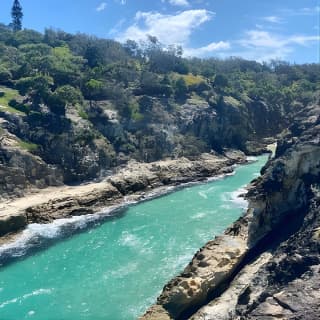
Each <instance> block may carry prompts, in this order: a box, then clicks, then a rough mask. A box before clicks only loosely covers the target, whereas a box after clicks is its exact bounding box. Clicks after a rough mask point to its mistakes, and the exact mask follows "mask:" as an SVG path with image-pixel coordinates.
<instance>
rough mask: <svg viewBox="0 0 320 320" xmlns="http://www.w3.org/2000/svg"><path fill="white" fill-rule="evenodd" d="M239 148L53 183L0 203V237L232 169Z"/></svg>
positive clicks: (238, 157) (242, 160)
mask: <svg viewBox="0 0 320 320" xmlns="http://www.w3.org/2000/svg"><path fill="white" fill-rule="evenodd" d="M246 161H247V160H246V156H245V155H244V153H242V152H240V151H234V150H229V151H226V152H225V154H224V156H221V155H212V154H203V155H201V156H200V157H199V158H198V159H197V160H189V159H187V158H179V159H176V160H163V161H158V162H153V163H138V162H130V163H129V164H128V165H127V166H126V167H125V168H123V169H119V170H118V172H117V173H116V174H114V175H112V176H110V177H108V178H106V179H105V180H104V181H103V182H100V183H89V184H86V185H80V186H74V187H72V186H63V187H52V188H47V189H44V190H42V191H37V192H36V193H35V194H30V195H28V196H25V197H23V198H19V199H15V200H10V201H9V200H8V201H5V202H3V203H1V204H0V237H2V240H1V239H0V240H1V242H2V243H3V242H4V241H5V239H4V236H5V235H8V234H10V233H12V232H16V231H18V230H21V229H23V228H25V227H26V226H27V225H28V224H29V223H49V222H51V221H53V220H54V219H59V218H68V217H71V216H79V215H85V214H93V213H96V212H98V211H99V210H101V209H102V208H104V207H107V206H111V205H115V204H120V203H121V202H123V201H124V199H127V198H128V197H130V198H131V199H135V200H139V199H143V197H144V196H145V193H146V192H147V191H150V190H153V189H155V188H161V187H163V186H177V185H180V184H182V183H187V182H191V181H200V180H203V179H206V178H208V177H212V176H216V175H222V174H227V173H231V172H232V171H233V165H234V164H239V163H245V162H246Z"/></svg>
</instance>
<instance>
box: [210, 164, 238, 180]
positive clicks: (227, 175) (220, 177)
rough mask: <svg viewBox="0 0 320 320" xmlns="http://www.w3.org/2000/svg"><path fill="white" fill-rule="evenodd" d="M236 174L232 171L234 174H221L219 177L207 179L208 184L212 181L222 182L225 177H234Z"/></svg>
mask: <svg viewBox="0 0 320 320" xmlns="http://www.w3.org/2000/svg"><path fill="white" fill-rule="evenodd" d="M234 167H236V165H234ZM235 174H236V172H235V171H232V172H229V173H224V174H219V175H217V176H214V177H210V178H207V181H208V182H211V181H217V180H222V179H224V178H225V177H230V176H234V175H235Z"/></svg>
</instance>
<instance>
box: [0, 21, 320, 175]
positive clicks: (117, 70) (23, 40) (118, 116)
mask: <svg viewBox="0 0 320 320" xmlns="http://www.w3.org/2000/svg"><path fill="white" fill-rule="evenodd" d="M0 91H2V93H1V92H0V105H1V107H0V116H2V117H4V118H6V120H8V121H9V122H10V125H8V126H7V129H8V130H9V131H10V132H11V133H13V134H15V135H16V136H17V137H18V138H19V139H21V141H23V142H24V143H26V144H27V145H31V146H32V148H29V149H30V150H31V152H33V153H36V154H38V155H40V156H41V157H42V158H43V159H44V160H45V161H46V162H47V163H50V164H55V165H58V166H60V167H61V168H62V169H63V170H64V171H65V173H66V172H67V173H66V174H65V178H66V181H69V180H71V181H72V180H75V179H82V178H86V177H92V176H95V175H96V174H97V173H98V171H99V170H100V169H101V168H102V167H104V168H109V167H110V166H113V165H115V164H119V163H121V162H122V161H126V160H127V159H129V158H132V157H134V158H136V159H139V160H145V161H151V160H155V159H159V158H163V157H166V156H181V155H186V156H191V155H197V154H199V153H200V152H203V151H210V150H216V151H218V152H219V151H220V150H221V149H222V148H224V147H236V148H240V149H243V150H247V142H248V141H252V140H259V139H261V138H262V137H266V136H270V135H274V134H276V133H278V132H280V131H281V130H282V129H283V128H284V127H286V126H287V125H289V124H290V120H291V118H292V117H293V115H294V114H295V113H297V112H299V110H301V109H302V108H303V106H306V105H308V104H310V103H313V102H315V101H316V99H317V97H318V96H319V92H320V66H319V64H305V65H290V64H288V63H286V62H283V61H272V62H269V63H258V62H255V61H247V60H243V59H241V58H235V57H233V58H229V59H226V60H219V59H216V58H210V59H198V58H193V59H185V58H183V51H182V49H181V48H180V47H178V46H175V45H172V46H168V47H164V46H163V45H162V44H161V43H159V41H158V40H157V39H156V38H154V37H151V36H150V37H149V39H148V40H147V41H145V42H143V43H137V42H135V41H131V40H128V41H127V42H126V43H125V44H120V43H118V42H116V41H113V40H107V39H99V38H96V37H93V36H88V35H85V34H69V33H66V32H63V31H59V30H53V29H47V30H45V32H44V34H42V33H39V32H36V31H34V30H27V29H24V30H20V31H16V32H14V31H12V30H11V29H10V28H8V27H7V26H5V25H0ZM22 123H23V125H22ZM84 150H87V151H86V152H85V151H84ZM90 150H91V151H92V150H94V152H95V156H94V157H92V159H91V160H92V161H95V163H97V165H96V166H95V169H92V172H90V173H88V166H86V165H85V164H84V163H83V162H84V160H83V158H85V157H87V160H88V158H90V157H91V153H90V152H91V151H90ZM93 158H94V159H93ZM91 160H88V161H89V162H90V161H91ZM80 162H81V165H79V163H80ZM89 167H90V166H89ZM90 168H91V167H90ZM89 171H90V170H89ZM83 172H86V174H82V173H83Z"/></svg>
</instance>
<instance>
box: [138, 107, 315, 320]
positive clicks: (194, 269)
mask: <svg viewBox="0 0 320 320" xmlns="http://www.w3.org/2000/svg"><path fill="white" fill-rule="evenodd" d="M319 115H320V109H319V108H317V107H310V108H309V109H307V110H305V111H304V114H303V115H302V116H301V119H300V121H299V122H298V123H295V124H294V125H293V126H292V127H291V128H290V129H289V130H288V132H287V133H286V134H285V135H284V136H283V137H282V139H280V141H279V144H278V147H277V150H276V155H275V159H273V160H271V161H269V163H268V164H267V166H266V167H265V168H264V169H263V174H262V176H261V177H259V178H257V179H256V180H255V181H254V182H253V183H252V185H251V187H250V188H249V192H248V194H247V199H248V201H249V206H248V210H247V212H246V214H245V215H244V216H243V217H241V218H240V219H239V220H238V221H236V222H235V223H234V224H233V225H232V226H231V227H230V228H229V229H227V230H226V231H225V233H224V234H223V235H222V236H219V237H216V239H214V240H212V241H209V242H208V243H207V244H206V245H205V246H204V247H203V248H201V249H200V250H199V251H198V252H197V253H196V254H195V256H194V258H193V259H192V261H191V262H190V264H189V265H188V266H187V267H186V268H185V270H184V271H183V272H182V273H181V274H180V275H179V276H177V277H175V278H174V279H172V280H171V281H170V282H169V283H168V284H167V285H166V286H165V287H164V289H163V292H162V293H161V295H160V296H159V297H158V300H157V303H156V304H155V305H153V306H152V307H150V308H149V310H148V311H147V312H146V313H145V314H144V315H143V316H142V317H141V318H140V319H141V320H153V319H154V320H169V319H192V320H245V319H261V320H272V319H292V320H293V319H295V320H298V319H310V320H316V319H319V310H320V293H319V292H320V290H319V289H320V286H319V270H320V232H319V230H320V218H319V209H320V116H319Z"/></svg>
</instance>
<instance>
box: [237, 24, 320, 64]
mask: <svg viewBox="0 0 320 320" xmlns="http://www.w3.org/2000/svg"><path fill="white" fill-rule="evenodd" d="M319 41H320V36H313V35H311V36H310V35H308V36H307V35H291V36H282V35H279V34H274V33H270V32H268V31H263V30H249V31H247V32H246V33H245V37H244V38H242V39H240V40H238V41H236V42H237V43H238V44H239V45H240V47H241V48H242V50H241V48H240V50H239V52H238V53H237V54H235V55H241V56H242V57H245V58H248V59H255V60H258V61H267V60H270V59H278V58H279V59H285V58H286V57H287V56H288V55H289V54H290V53H291V52H293V51H294V50H295V49H296V48H295V47H296V46H308V45H313V44H315V43H317V42H319ZM233 54H234V53H233Z"/></svg>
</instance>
